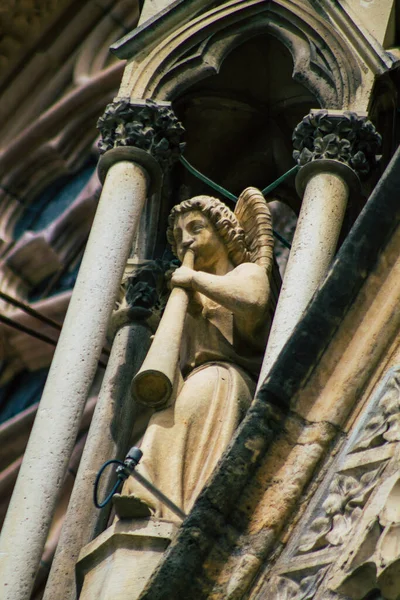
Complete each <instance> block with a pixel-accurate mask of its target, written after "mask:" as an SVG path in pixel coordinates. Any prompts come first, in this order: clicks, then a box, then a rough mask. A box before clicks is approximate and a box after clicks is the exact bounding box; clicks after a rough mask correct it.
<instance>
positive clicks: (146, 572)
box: [76, 518, 178, 600]
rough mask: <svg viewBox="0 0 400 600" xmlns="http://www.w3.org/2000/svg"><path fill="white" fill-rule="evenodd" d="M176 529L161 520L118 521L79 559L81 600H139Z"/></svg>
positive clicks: (169, 523)
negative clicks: (127, 599) (137, 599)
mask: <svg viewBox="0 0 400 600" xmlns="http://www.w3.org/2000/svg"><path fill="white" fill-rule="evenodd" d="M177 529H178V527H177V526H176V525H175V524H174V523H171V522H170V521H165V520H161V519H152V518H151V519H122V520H120V521H115V522H114V524H113V525H112V526H111V527H109V528H108V529H107V530H106V531H104V533H102V534H101V535H100V536H99V537H97V538H96V539H95V540H93V542H91V543H90V544H88V545H87V546H85V547H84V548H83V549H82V551H81V553H80V555H79V559H78V563H77V565H76V571H77V581H78V588H79V589H80V595H79V599H80V600H109V599H110V598H112V599H113V600H126V598H129V599H130V600H135V598H138V597H139V595H140V593H141V592H142V590H143V589H144V587H145V585H146V583H147V581H148V579H149V578H150V576H151V574H152V573H153V571H154V569H155V568H156V566H157V565H158V563H159V562H160V560H161V558H162V555H163V553H164V551H165V549H166V548H167V547H168V545H169V543H170V542H171V539H172V538H173V537H174V535H175V533H176V531H177Z"/></svg>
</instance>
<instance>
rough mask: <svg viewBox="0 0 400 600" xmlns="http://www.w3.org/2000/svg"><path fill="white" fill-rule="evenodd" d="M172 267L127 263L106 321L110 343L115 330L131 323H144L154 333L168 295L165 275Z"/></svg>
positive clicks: (157, 262)
mask: <svg viewBox="0 0 400 600" xmlns="http://www.w3.org/2000/svg"><path fill="white" fill-rule="evenodd" d="M176 266H177V264H175V262H173V261H172V262H170V261H165V260H161V259H156V260H148V261H143V262H142V263H141V264H137V263H133V262H132V261H130V260H129V261H128V264H127V266H126V268H125V273H124V276H123V278H122V282H121V287H120V291H119V296H118V299H117V303H116V308H115V310H114V311H113V314H112V318H111V321H110V326H109V331H108V338H109V339H110V340H112V339H113V338H114V336H115V334H116V332H117V331H118V329H120V328H121V327H124V326H125V325H131V324H132V323H135V322H136V323H137V322H145V323H146V324H147V325H148V326H149V327H150V329H151V330H152V331H153V332H155V331H156V329H157V326H158V323H159V321H160V318H161V314H162V312H163V310H164V308H165V305H166V302H167V299H168V296H169V293H170V290H169V288H168V279H169V278H168V272H170V271H172V270H173V269H174V268H176Z"/></svg>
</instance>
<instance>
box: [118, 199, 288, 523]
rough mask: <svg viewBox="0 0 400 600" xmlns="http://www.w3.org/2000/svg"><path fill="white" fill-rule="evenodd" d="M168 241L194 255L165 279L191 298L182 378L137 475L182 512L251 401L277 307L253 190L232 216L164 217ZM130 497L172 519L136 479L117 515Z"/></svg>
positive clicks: (218, 209)
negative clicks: (169, 278) (147, 481)
mask: <svg viewBox="0 0 400 600" xmlns="http://www.w3.org/2000/svg"><path fill="white" fill-rule="evenodd" d="M167 238H168V241H169V242H170V244H171V247H172V250H173V252H174V253H175V255H176V256H177V257H178V258H179V259H180V260H181V261H183V259H184V257H185V254H186V253H187V252H188V250H191V251H192V252H193V254H194V264H193V268H189V267H187V266H181V267H179V268H178V269H176V270H175V271H174V273H173V275H172V279H171V285H172V288H173V289H174V288H176V287H179V288H183V289H185V290H187V291H188V292H189V293H188V294H187V295H188V297H189V300H188V309H187V313H186V317H185V319H184V324H183V334H182V341H181V343H180V357H179V368H180V372H181V374H182V378H183V379H182V378H181V384H180V386H179V387H178V389H177V390H176V391H175V394H174V396H175V397H173V398H172V401H171V402H170V403H169V404H168V405H167V406H164V407H162V408H161V410H157V411H156V412H154V414H153V415H152V417H151V419H150V422H149V425H148V427H147V430H146V433H145V435H144V438H143V441H142V444H141V450H142V451H143V459H142V462H141V463H140V465H139V466H138V468H137V470H138V471H139V472H141V474H142V475H144V476H145V477H147V478H148V479H149V480H150V481H151V482H152V483H154V484H155V485H156V486H157V487H158V488H159V489H160V490H161V491H162V492H163V493H164V494H165V495H166V496H168V497H169V498H170V499H171V500H172V501H173V502H174V503H175V504H176V505H178V506H179V507H180V508H181V509H182V510H183V511H184V512H186V513H187V512H188V511H189V510H190V508H191V507H192V505H193V503H194V501H195V499H196V497H197V496H198V494H199V493H200V491H201V490H202V488H203V486H204V485H205V483H206V481H207V479H208V478H209V477H210V475H211V473H212V471H213V469H214V467H215V465H216V464H217V462H218V460H219V458H220V457H221V455H222V453H223V452H224V450H225V449H226V447H227V445H228V443H229V441H230V440H231V438H232V436H233V433H234V432H235V429H236V428H237V426H238V424H239V423H240V421H241V419H242V418H243V416H244V415H245V413H246V410H247V408H248V407H249V405H250V402H251V401H252V398H253V394H254V391H255V385H256V380H257V376H258V373H259V370H260V367H261V362H262V357H263V352H264V348H265V344H266V340H267V336H268V333H269V329H270V324H271V319H272V314H273V310H274V306H275V303H276V293H275V292H276V288H275V290H274V289H272V290H271V288H274V276H273V275H274V273H273V272H274V270H275V269H277V267H276V263H275V262H274V258H273V245H274V241H273V235H272V224H271V214H270V211H269V208H268V205H267V203H266V202H265V199H264V197H263V195H262V194H261V192H259V191H258V190H257V189H255V188H248V189H246V190H245V191H244V192H243V193H242V194H241V196H240V198H239V200H238V202H237V205H236V208H235V212H234V213H233V212H232V211H231V210H230V209H229V208H228V207H227V206H226V205H225V204H224V203H223V202H220V201H219V200H217V199H216V198H212V197H208V196H197V197H195V198H192V199H190V200H185V201H184V202H181V203H180V204H179V205H177V206H175V207H174V208H173V209H172V212H171V214H170V216H169V227H168V232H167ZM274 265H275V266H274ZM165 344H166V345H167V344H168V340H165ZM126 496H130V497H131V499H132V501H133V499H134V498H135V500H134V501H133V505H134V502H136V503H137V504H140V505H141V507H142V508H143V506H145V507H146V509H145V510H144V514H145V513H146V510H148V514H149V515H150V514H153V515H154V516H156V517H161V518H166V519H169V520H175V519H176V517H175V515H174V514H173V513H172V512H170V511H169V510H168V509H167V508H166V507H165V506H163V505H161V504H159V503H158V502H157V500H156V499H155V498H153V496H152V495H151V494H150V493H149V492H147V491H146V490H145V489H144V488H142V486H141V485H140V484H138V483H137V482H136V481H135V480H134V479H133V478H132V477H130V478H129V479H128V480H127V481H126V483H125V485H124V488H123V491H122V496H121V497H120V498H119V501H118V499H117V502H116V508H117V512H118V504H121V502H120V501H122V500H123V498H124V497H125V499H126V500H128V498H126ZM133 505H132V506H133ZM139 512H140V511H139ZM141 514H142V515H143V513H141ZM120 516H128V515H126V514H125V515H124V514H121V515H120ZM129 516H131V517H134V516H139V514H137V515H135V511H134V510H133V512H132V514H130V515H129Z"/></svg>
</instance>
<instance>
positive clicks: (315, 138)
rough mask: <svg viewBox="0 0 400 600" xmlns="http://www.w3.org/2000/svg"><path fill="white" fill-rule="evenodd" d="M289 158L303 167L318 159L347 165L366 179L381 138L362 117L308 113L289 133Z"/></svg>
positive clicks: (367, 120) (323, 112) (365, 118)
mask: <svg viewBox="0 0 400 600" xmlns="http://www.w3.org/2000/svg"><path fill="white" fill-rule="evenodd" d="M292 140H293V147H294V151H293V158H294V159H295V160H296V161H297V164H299V165H301V166H303V165H306V164H307V163H310V162H311V161H314V160H318V159H333V160H337V161H340V162H342V163H345V164H347V165H348V166H349V167H351V168H352V169H353V170H354V171H355V172H356V173H357V175H358V176H359V177H361V178H365V177H367V176H368V175H369V173H370V172H371V170H372V168H373V167H374V166H375V164H376V155H377V154H378V152H379V150H380V147H381V143H382V138H381V136H380V135H379V133H378V132H377V131H376V129H375V127H374V125H373V124H372V123H371V121H369V119H367V117H365V116H359V115H357V114H356V113H354V112H349V111H345V112H343V113H339V114H332V112H328V111H327V110H319V111H317V112H311V113H310V114H309V115H307V116H306V117H304V119H303V120H302V121H301V123H299V125H297V127H296V128H295V130H294V132H293V137H292Z"/></svg>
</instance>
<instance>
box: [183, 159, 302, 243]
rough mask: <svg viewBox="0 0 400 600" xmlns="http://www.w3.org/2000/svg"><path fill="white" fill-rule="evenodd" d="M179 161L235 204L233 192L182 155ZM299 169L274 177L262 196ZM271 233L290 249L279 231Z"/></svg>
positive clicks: (235, 197)
mask: <svg viewBox="0 0 400 600" xmlns="http://www.w3.org/2000/svg"><path fill="white" fill-rule="evenodd" d="M180 161H181V163H182V164H183V166H184V167H185V168H186V169H187V170H188V171H189V173H191V174H192V175H194V176H195V177H197V179H200V181H202V182H203V183H205V184H207V185H209V186H210V187H211V188H212V189H213V190H215V191H216V192H219V193H220V194H221V195H222V196H225V198H228V199H229V200H231V201H232V202H235V204H236V202H237V196H234V195H233V194H231V192H228V190H226V189H225V188H223V187H222V186H220V185H218V184H217V183H215V182H214V181H212V179H209V178H208V177H206V176H205V175H203V173H200V171H198V170H197V169H195V168H194V167H193V166H192V165H191V164H190V162H188V161H187V160H186V158H184V157H183V156H181V157H180ZM299 169H300V167H299V165H296V166H295V167H293V168H292V169H290V170H289V171H287V172H286V173H284V174H283V175H282V176H281V177H279V179H276V180H275V181H274V182H273V183H271V184H270V185H269V186H268V187H266V188H265V189H264V190H262V192H261V193H262V194H263V196H265V195H266V194H268V193H269V192H271V191H272V190H274V189H275V188H276V187H277V186H278V185H279V184H280V183H282V181H284V180H285V179H286V178H287V177H289V175H291V174H292V173H296V172H297V171H298V170H299ZM272 233H273V234H274V236H275V237H276V239H277V240H279V241H280V242H281V244H283V245H284V246H286V248H289V250H290V249H291V247H292V246H291V244H289V242H288V241H287V240H285V238H284V237H282V236H281V234H280V233H278V232H277V231H275V229H273V230H272Z"/></svg>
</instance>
